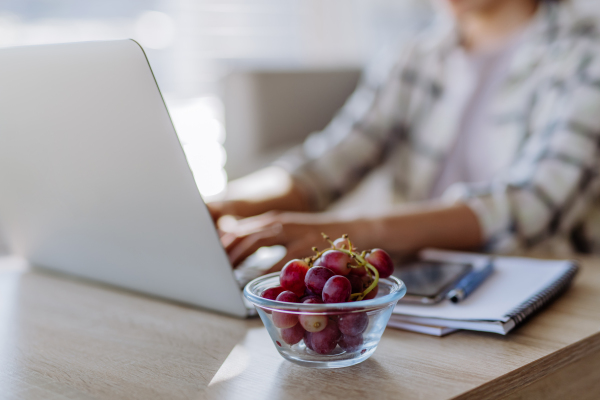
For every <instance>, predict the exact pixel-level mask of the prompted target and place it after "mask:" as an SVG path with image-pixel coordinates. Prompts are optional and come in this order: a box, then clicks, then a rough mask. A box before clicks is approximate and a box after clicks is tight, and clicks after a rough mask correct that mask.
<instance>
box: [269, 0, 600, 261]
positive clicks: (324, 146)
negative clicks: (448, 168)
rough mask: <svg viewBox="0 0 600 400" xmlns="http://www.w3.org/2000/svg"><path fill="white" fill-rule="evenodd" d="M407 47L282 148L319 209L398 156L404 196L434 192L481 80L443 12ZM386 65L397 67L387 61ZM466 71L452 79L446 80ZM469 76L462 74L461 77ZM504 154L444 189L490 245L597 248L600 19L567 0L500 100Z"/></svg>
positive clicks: (529, 41)
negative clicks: (459, 53) (477, 178)
mask: <svg viewBox="0 0 600 400" xmlns="http://www.w3.org/2000/svg"><path fill="white" fill-rule="evenodd" d="M436 26H437V28H436V29H432V30H430V31H429V32H428V33H426V34H423V35H420V36H419V37H417V38H416V40H414V42H413V43H411V44H410V45H409V46H407V47H404V48H403V51H402V52H397V53H396V54H398V53H400V54H401V56H400V57H399V58H398V57H396V59H395V60H394V59H393V57H392V58H389V59H390V60H391V61H390V62H389V63H388V62H385V61H382V60H379V62H378V63H377V64H375V65H374V66H373V67H372V68H370V69H367V71H366V72H365V74H364V75H363V78H362V80H361V82H360V83H359V86H358V88H357V90H356V91H355V93H354V94H353V95H352V96H351V97H350V98H349V100H348V101H347V103H346V104H345V105H344V107H343V108H342V109H341V110H340V111H339V112H338V114H337V115H336V116H335V118H334V119H333V120H332V121H331V123H330V124H329V125H328V126H327V127H326V128H325V129H324V130H323V131H322V132H318V133H314V134H312V135H311V136H310V137H309V138H308V139H307V140H306V141H305V143H304V144H303V145H302V146H300V147H298V148H296V149H294V150H292V151H291V152H290V153H288V154H287V155H286V156H285V157H283V158H282V159H281V160H279V162H278V164H279V165H281V166H283V167H284V168H286V169H287V170H288V171H290V172H291V174H292V175H293V176H294V177H295V179H296V180H297V182H298V183H299V184H300V185H301V186H302V187H304V188H305V190H306V191H307V193H309V194H310V198H311V199H312V205H313V208H314V210H322V209H324V208H326V207H327V206H328V205H329V204H330V203H332V202H333V201H335V200H336V199H338V198H339V197H341V196H342V195H344V194H345V193H347V192H348V191H350V190H351V189H352V188H353V187H354V186H356V184H357V183H358V182H359V181H360V180H361V178H363V177H364V176H365V175H366V174H367V173H368V172H370V171H371V170H372V169H374V168H375V167H377V166H379V165H381V164H382V163H384V162H385V163H389V164H391V168H390V170H391V171H393V173H392V174H393V177H392V181H393V184H392V186H393V191H394V193H395V196H396V198H397V199H398V201H401V202H415V201H423V200H426V199H427V198H428V196H429V194H430V191H431V189H432V186H433V184H434V183H435V181H436V179H437V177H438V176H439V174H440V170H441V168H442V167H443V165H444V160H445V158H446V156H447V154H448V152H449V151H450V149H451V148H452V145H453V144H454V140H455V138H456V136H457V133H458V132H457V129H458V126H459V120H460V117H461V113H462V111H463V105H464V103H465V101H466V99H467V98H468V96H469V93H470V91H469V88H470V87H471V85H472V84H473V82H471V81H472V79H470V78H472V77H469V76H468V74H467V73H466V71H451V70H449V68H448V66H447V65H446V64H447V60H448V55H449V54H450V53H451V51H452V50H453V49H455V48H456V46H459V40H458V35H457V34H456V33H455V32H456V29H454V28H453V27H450V26H446V25H444V24H442V23H440V24H436ZM387 66H389V68H388V67H387ZM456 79H460V80H461V84H460V85H452V86H453V87H459V88H464V90H462V89H461V90H453V91H448V90H446V87H447V86H450V85H448V82H450V81H451V80H456ZM463 83H464V84H463ZM490 115H491V116H492V117H491V118H492V120H491V121H490V122H491V123H490V125H491V129H493V130H494V131H493V132H492V133H493V135H492V137H493V138H494V139H493V140H494V141H495V143H494V144H493V145H494V146H495V147H496V148H497V159H491V160H489V162H491V163H494V162H501V160H504V161H502V162H504V163H506V160H507V157H508V159H510V161H509V163H508V164H509V165H510V166H509V167H508V168H505V169H503V170H502V171H501V173H499V174H497V176H495V177H494V179H492V180H491V181H489V182H485V183H477V184H473V183H460V184H455V185H452V186H451V187H450V188H448V190H447V191H446V193H445V194H444V196H443V199H445V200H447V201H451V202H464V203H465V204H467V205H468V206H470V207H471V209H472V210H473V211H474V212H475V214H476V215H477V216H478V219H479V222H480V224H481V227H482V231H483V232H484V235H485V239H486V245H485V249H484V250H488V251H494V252H513V253H514V252H519V251H522V250H525V249H527V250H529V249H531V248H542V249H544V250H550V251H552V252H553V253H555V254H556V253H565V252H571V251H572V250H577V251H582V252H591V251H596V252H600V201H598V191H599V189H600V178H599V174H598V172H599V167H600V165H599V164H600V157H599V149H600V29H599V26H598V24H597V22H596V21H595V20H594V19H592V18H589V17H586V16H584V15H578V14H577V13H576V12H575V11H574V10H573V9H572V8H571V7H570V6H569V5H568V4H565V5H556V4H546V5H543V6H542V7H540V9H539V11H538V13H537V14H536V16H535V17H534V20H533V21H532V23H531V25H530V26H529V28H528V29H527V31H526V32H525V33H524V35H523V37H522V40H521V42H520V43H519V45H518V48H517V49H516V50H515V53H514V55H513V58H512V60H511V64H510V66H509V70H508V75H507V78H506V80H505V81H504V82H503V84H502V85H501V87H500V89H499V90H498V92H497V93H496V94H495V97H494V98H493V100H492V103H491V113H490Z"/></svg>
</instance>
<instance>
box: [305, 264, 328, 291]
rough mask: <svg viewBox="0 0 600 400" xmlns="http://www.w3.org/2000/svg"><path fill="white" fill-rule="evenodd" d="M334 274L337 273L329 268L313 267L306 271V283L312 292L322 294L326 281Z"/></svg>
mask: <svg viewBox="0 0 600 400" xmlns="http://www.w3.org/2000/svg"><path fill="white" fill-rule="evenodd" d="M333 275H335V274H334V273H333V272H332V271H331V270H330V269H329V268H325V267H312V268H311V269H309V270H308V272H307V273H306V277H304V284H305V285H306V288H307V289H308V290H310V291H311V292H312V293H314V294H318V295H321V293H322V292H323V286H325V282H327V280H328V279H329V278H331V277H332V276H333Z"/></svg>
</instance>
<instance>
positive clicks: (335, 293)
mask: <svg viewBox="0 0 600 400" xmlns="http://www.w3.org/2000/svg"><path fill="white" fill-rule="evenodd" d="M351 293H352V285H351V284H350V281H349V280H348V278H346V277H345V276H340V275H335V276H332V277H331V278H329V280H328V281H327V282H326V283H325V286H324V287H323V301H324V302H325V303H343V302H345V301H348V297H350V294H351Z"/></svg>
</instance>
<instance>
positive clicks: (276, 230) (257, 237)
mask: <svg viewBox="0 0 600 400" xmlns="http://www.w3.org/2000/svg"><path fill="white" fill-rule="evenodd" d="M281 234H282V229H281V226H274V227H271V228H267V229H265V230H263V231H261V232H256V233H253V234H250V235H248V236H242V237H238V238H236V239H234V240H233V241H232V244H230V245H229V246H227V247H226V250H227V253H228V255H229V260H230V261H231V264H232V265H233V267H234V268H235V267H237V266H238V265H239V264H240V263H241V262H242V261H244V260H245V259H246V257H248V256H249V255H250V254H252V253H254V252H255V251H256V250H258V249H259V248H261V247H263V246H273V245H276V244H285V243H284V237H283V236H282V235H281Z"/></svg>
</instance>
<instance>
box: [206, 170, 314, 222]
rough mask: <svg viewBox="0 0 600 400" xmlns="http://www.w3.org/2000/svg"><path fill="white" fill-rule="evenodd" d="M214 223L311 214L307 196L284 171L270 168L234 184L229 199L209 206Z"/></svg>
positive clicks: (214, 202) (228, 192) (229, 187)
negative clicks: (225, 218) (286, 213)
mask: <svg viewBox="0 0 600 400" xmlns="http://www.w3.org/2000/svg"><path fill="white" fill-rule="evenodd" d="M207 206H208V210H209V211H210V213H211V215H212V217H213V219H214V220H215V221H217V220H218V219H219V218H220V217H222V216H223V215H235V216H237V217H242V218H247V217H251V216H253V215H259V214H263V213H266V212H267V211H309V206H308V201H307V195H306V193H304V192H303V190H302V189H301V187H300V186H299V185H298V184H297V183H296V181H295V180H294V179H293V178H292V177H291V175H290V174H288V173H287V172H286V171H284V170H283V169H281V168H278V167H268V168H264V169H262V170H260V171H257V172H255V173H252V174H250V175H247V176H245V177H243V178H240V179H237V180H235V181H232V182H230V183H229V185H228V186H227V192H226V194H225V198H223V199H222V200H221V201H213V202H210V203H208V204H207Z"/></svg>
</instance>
